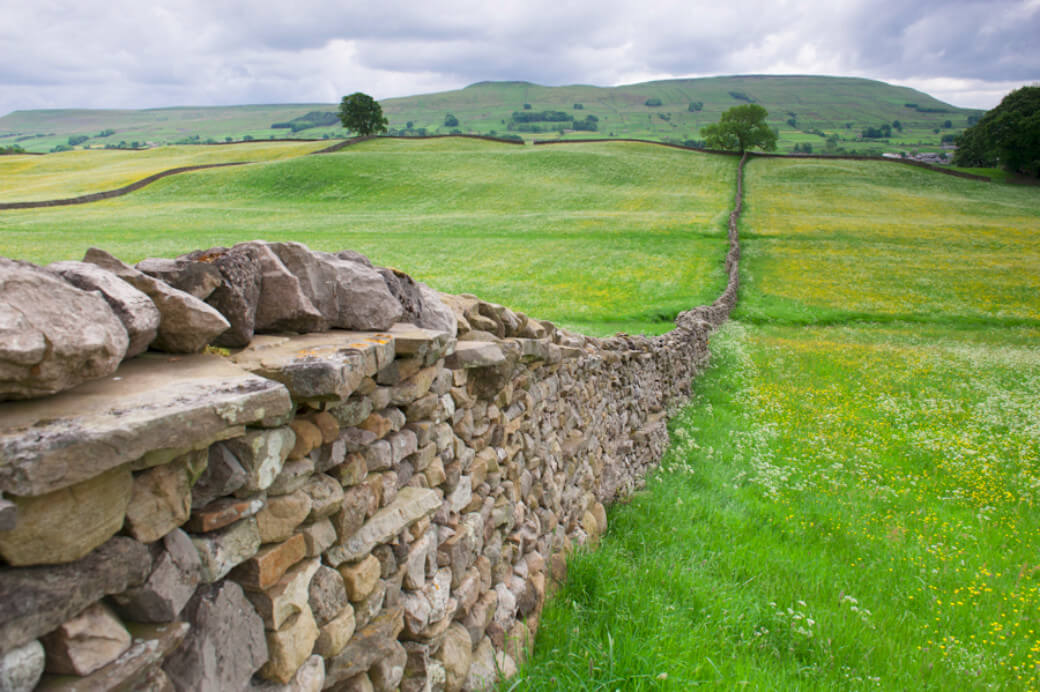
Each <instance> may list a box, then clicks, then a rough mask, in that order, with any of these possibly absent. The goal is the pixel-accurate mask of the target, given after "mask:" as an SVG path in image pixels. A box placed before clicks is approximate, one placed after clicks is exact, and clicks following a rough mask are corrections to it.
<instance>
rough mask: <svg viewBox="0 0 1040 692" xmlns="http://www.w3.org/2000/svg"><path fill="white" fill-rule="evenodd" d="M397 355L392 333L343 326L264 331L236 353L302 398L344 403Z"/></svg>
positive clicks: (236, 359) (242, 362)
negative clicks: (324, 329) (314, 330)
mask: <svg viewBox="0 0 1040 692" xmlns="http://www.w3.org/2000/svg"><path fill="white" fill-rule="evenodd" d="M393 359H394V337H393V336H391V335H390V334H389V333H386V332H352V331H342V330H332V331H329V332H319V333H314V334H300V335H294V336H270V335H261V336H257V337H254V339H253V341H252V343H250V344H249V346H247V347H246V348H244V349H242V350H241V351H238V352H237V353H235V354H233V355H231V356H230V360H231V362H232V363H234V364H236V365H238V366H239V367H241V368H243V369H245V370H248V371H250V372H252V373H254V374H257V375H260V376H262V377H266V378H268V379H272V380H275V381H277V382H281V383H282V384H284V385H285V386H286V387H287V388H288V389H289V393H290V394H291V395H292V398H293V399H294V400H295V401H298V402H299V401H337V402H338V401H343V400H345V399H346V398H347V397H349V396H350V395H351V394H352V393H353V392H354V390H355V389H357V387H358V386H359V385H360V384H361V381H362V380H363V379H364V378H366V377H371V376H373V375H375V374H376V373H377V372H378V371H379V370H381V369H382V368H383V367H385V366H386V365H387V364H389V363H390V362H392V361H393Z"/></svg>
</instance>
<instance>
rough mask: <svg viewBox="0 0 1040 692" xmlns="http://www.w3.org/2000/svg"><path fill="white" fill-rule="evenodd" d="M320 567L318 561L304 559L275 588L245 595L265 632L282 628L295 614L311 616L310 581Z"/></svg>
mask: <svg viewBox="0 0 1040 692" xmlns="http://www.w3.org/2000/svg"><path fill="white" fill-rule="evenodd" d="M320 564H321V561H320V560H317V559H310V560H305V561H303V562H301V563H299V564H297V565H296V566H295V567H293V568H292V569H290V570H289V571H288V572H286V573H285V575H284V576H283V577H282V578H281V579H280V580H278V582H277V583H276V584H275V585H274V586H272V587H270V588H268V589H265V590H264V591H246V592H245V594H246V597H247V598H248V599H249V600H250V602H252V604H253V606H254V607H255V608H256V612H258V613H259V614H260V616H261V617H262V618H263V620H264V626H265V627H266V628H267V629H269V630H278V629H282V627H283V625H285V624H286V623H287V622H288V621H289V619H290V618H292V617H293V616H294V615H296V614H298V613H301V612H303V611H304V610H306V611H307V612H308V613H310V608H309V606H308V605H307V602H308V600H309V599H310V583H311V578H312V577H314V573H315V572H317V571H318V567H319V565H320ZM311 617H312V619H313V616H311ZM315 627H317V626H316V625H315ZM315 636H316V635H315Z"/></svg>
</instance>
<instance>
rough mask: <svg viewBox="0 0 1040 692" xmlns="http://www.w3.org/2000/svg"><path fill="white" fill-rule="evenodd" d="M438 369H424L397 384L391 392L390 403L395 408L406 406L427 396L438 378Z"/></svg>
mask: <svg viewBox="0 0 1040 692" xmlns="http://www.w3.org/2000/svg"><path fill="white" fill-rule="evenodd" d="M437 372H438V368H435V367H430V368H423V369H422V370H420V371H418V372H417V373H415V374H414V375H412V376H410V377H408V378H407V379H405V380H403V381H401V382H400V383H397V384H395V385H394V386H393V388H391V390H390V403H391V404H393V405H394V406H405V405H407V404H410V403H412V402H413V401H415V400H416V399H419V398H421V397H424V396H426V394H427V393H428V392H429V391H430V387H431V386H432V385H433V380H434V378H435V377H436V376H437Z"/></svg>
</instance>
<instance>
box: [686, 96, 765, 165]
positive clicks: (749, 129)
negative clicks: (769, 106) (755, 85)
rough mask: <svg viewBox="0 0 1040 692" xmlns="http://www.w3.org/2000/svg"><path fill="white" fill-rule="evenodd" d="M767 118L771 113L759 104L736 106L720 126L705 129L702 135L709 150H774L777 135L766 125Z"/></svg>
mask: <svg viewBox="0 0 1040 692" xmlns="http://www.w3.org/2000/svg"><path fill="white" fill-rule="evenodd" d="M767 115H769V111H767V110H766V109H765V108H763V107H762V106H760V105H758V104H757V103H747V104H744V105H743V106H734V107H733V108H730V109H729V110H728V111H726V112H725V113H723V114H722V117H721V118H719V121H718V122H717V123H712V124H711V125H706V126H705V127H703V128H701V134H702V135H703V136H704V139H705V143H706V146H707V147H708V148H709V149H728V150H731V151H732V150H734V149H735V150H737V151H739V152H740V153H741V154H743V153H744V152H745V151H747V150H748V149H751V148H753V147H760V148H762V149H764V150H766V151H773V150H774V149H776V132H774V131H773V128H771V127H769V125H767V124H766V116H767Z"/></svg>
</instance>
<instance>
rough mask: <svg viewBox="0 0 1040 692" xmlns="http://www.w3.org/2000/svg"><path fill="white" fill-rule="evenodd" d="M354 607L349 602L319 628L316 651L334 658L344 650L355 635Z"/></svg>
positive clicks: (326, 656)
mask: <svg viewBox="0 0 1040 692" xmlns="http://www.w3.org/2000/svg"><path fill="white" fill-rule="evenodd" d="M355 625H356V623H355V620H354V609H353V608H352V607H351V606H350V604H349V603H348V604H347V605H346V606H344V607H343V610H342V611H340V613H339V614H338V615H337V616H336V617H334V618H332V619H331V620H329V621H328V622H326V623H325V624H324V625H322V626H321V627H320V628H319V633H318V641H317V642H315V644H314V651H315V652H316V653H318V654H321V656H323V657H324V658H332V657H333V656H336V655H337V654H339V652H341V651H343V647H345V646H346V645H347V644H348V643H349V642H350V638H351V637H353V636H354V631H355Z"/></svg>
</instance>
